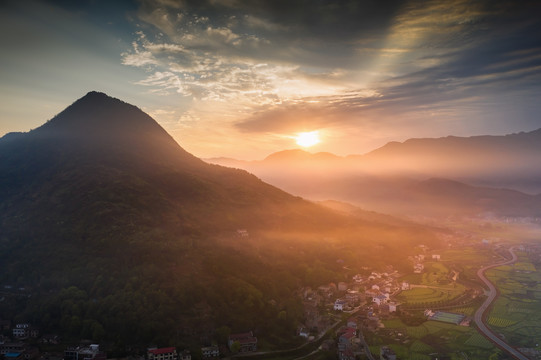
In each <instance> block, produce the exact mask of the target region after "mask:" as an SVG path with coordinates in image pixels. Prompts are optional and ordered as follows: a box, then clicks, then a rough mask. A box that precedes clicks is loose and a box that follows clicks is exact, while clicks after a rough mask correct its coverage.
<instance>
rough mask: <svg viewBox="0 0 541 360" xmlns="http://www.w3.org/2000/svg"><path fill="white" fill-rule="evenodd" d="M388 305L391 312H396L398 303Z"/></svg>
mask: <svg viewBox="0 0 541 360" xmlns="http://www.w3.org/2000/svg"><path fill="white" fill-rule="evenodd" d="M388 305H389V312H396V307H397V306H398V304H397V303H394V302H390V303H389V304H388Z"/></svg>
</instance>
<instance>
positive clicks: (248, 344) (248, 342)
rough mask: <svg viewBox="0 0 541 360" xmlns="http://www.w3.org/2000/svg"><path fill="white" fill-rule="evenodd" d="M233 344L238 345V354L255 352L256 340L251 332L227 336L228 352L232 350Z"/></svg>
mask: <svg viewBox="0 0 541 360" xmlns="http://www.w3.org/2000/svg"><path fill="white" fill-rule="evenodd" d="M235 343H238V344H239V349H238V351H239V352H250V351H256V350H257V338H256V337H255V336H254V334H253V333H252V332H251V331H250V332H247V333H241V334H231V335H229V341H228V345H229V349H230V350H232V349H231V347H232V346H233V344H235Z"/></svg>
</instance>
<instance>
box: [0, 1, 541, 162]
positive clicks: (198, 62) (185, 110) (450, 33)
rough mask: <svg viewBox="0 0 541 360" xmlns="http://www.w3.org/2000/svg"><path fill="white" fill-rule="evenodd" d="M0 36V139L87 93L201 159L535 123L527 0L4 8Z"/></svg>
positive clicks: (536, 50) (538, 85)
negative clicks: (147, 118) (129, 110)
mask: <svg viewBox="0 0 541 360" xmlns="http://www.w3.org/2000/svg"><path fill="white" fill-rule="evenodd" d="M0 40H1V44H2V51H1V52H0V136H2V135H3V134H5V133H8V132H12V131H29V130H31V129H33V128H36V127H38V126H39V125H41V124H42V123H44V122H45V121H47V120H49V119H51V118H52V117H54V115H56V114H58V113H59V112H60V111H62V110H63V109H64V108H65V107H67V106H68V105H70V104H71V103H73V102H74V101H75V100H76V99H78V98H80V97H82V96H84V95H85V94H86V93H87V92H89V91H93V90H95V91H102V92H105V93H107V94H108V95H110V96H113V97H117V98H119V99H121V100H123V101H126V102H129V103H131V104H134V105H136V106H138V107H140V108H141V109H142V110H143V111H145V112H147V113H149V114H150V115H151V116H152V117H153V118H154V119H155V120H156V121H158V122H159V123H160V124H161V125H162V126H163V127H164V128H165V129H166V130H167V131H168V132H169V133H170V134H171V135H172V136H173V137H174V138H175V139H176V140H177V141H178V142H179V144H180V145H181V146H182V147H183V148H184V149H186V150H187V151H189V152H191V153H192V154H194V155H196V156H198V157H202V158H211V157H222V156H223V157H233V158H237V159H244V160H255V159H263V158H264V157H266V156H267V155H269V154H271V153H273V152H276V151H281V150H284V149H293V148H299V147H300V145H298V144H297V143H296V137H297V135H298V134H299V133H302V132H317V134H318V135H319V140H320V142H319V143H318V144H315V145H312V146H311V147H310V148H308V150H309V151H311V152H319V151H325V152H332V153H335V154H338V155H348V154H362V153H366V152H368V151H370V150H373V149H375V148H377V147H380V146H383V145H384V144H385V143H387V142H389V141H404V140H406V139H408V138H419V137H442V136H448V135H455V136H473V135H482V134H488V135H504V134H509V133H516V132H521V131H532V130H535V129H538V128H541V117H540V115H539V114H541V101H540V99H541V2H539V1H527V0H525V1H498V0H476V1H466V0H435V1H427V0H425V1H392V0H370V1H368V0H367V1H360V0H357V1H323V0H287V1H284V0H267V1H263V0H197V1H196V0H193V1H191V0H190V1H177V0H140V1H137V0H133V1H132V0H129V1H128V0H117V1H108V0H80V1H69V0H56V1H53V0H51V1H32V0H28V1H16V0H3V1H1V2H0Z"/></svg>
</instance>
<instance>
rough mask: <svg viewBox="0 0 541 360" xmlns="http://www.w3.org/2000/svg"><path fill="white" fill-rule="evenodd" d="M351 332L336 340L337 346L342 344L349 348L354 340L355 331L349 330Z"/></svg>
mask: <svg viewBox="0 0 541 360" xmlns="http://www.w3.org/2000/svg"><path fill="white" fill-rule="evenodd" d="M351 330H353V331H346V332H345V333H343V334H342V335H340V337H339V338H338V344H344V345H346V347H348V346H350V345H351V344H352V341H353V339H354V338H355V330H354V329H351Z"/></svg>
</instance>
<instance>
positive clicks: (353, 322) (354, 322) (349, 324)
mask: <svg viewBox="0 0 541 360" xmlns="http://www.w3.org/2000/svg"><path fill="white" fill-rule="evenodd" d="M346 326H347V327H348V328H351V329H357V328H358V324H357V319H355V318H349V319H348V322H347V324H346Z"/></svg>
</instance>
